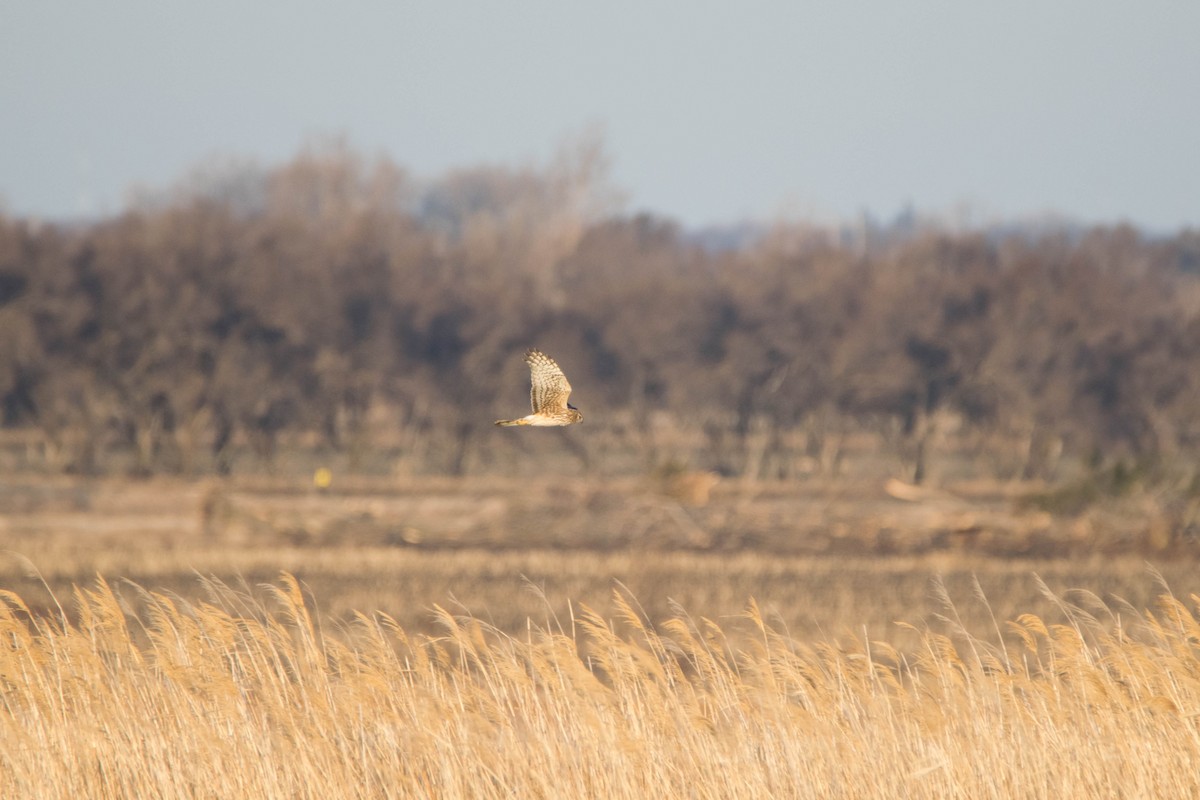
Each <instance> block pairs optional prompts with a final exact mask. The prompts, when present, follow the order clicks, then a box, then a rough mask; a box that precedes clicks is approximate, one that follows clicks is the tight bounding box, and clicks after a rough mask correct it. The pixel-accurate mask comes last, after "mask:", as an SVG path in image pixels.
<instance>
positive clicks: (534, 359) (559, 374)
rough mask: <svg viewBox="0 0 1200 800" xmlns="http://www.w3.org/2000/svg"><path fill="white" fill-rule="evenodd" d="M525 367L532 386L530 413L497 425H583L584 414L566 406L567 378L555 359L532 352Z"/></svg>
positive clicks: (505, 420)
mask: <svg viewBox="0 0 1200 800" xmlns="http://www.w3.org/2000/svg"><path fill="white" fill-rule="evenodd" d="M525 363H526V364H528V365H529V378H530V381H531V382H532V384H533V387H532V388H531V389H530V391H529V399H530V400H531V401H532V403H533V413H532V414H530V415H529V416H527V417H521V418H520V419H498V420H496V424H497V425H539V426H550V425H570V424H571V423H573V422H583V414H580V413H579V409H577V408H575V406H573V405H571V404H570V403H568V402H567V398H568V397H569V396H570V395H571V384H569V383H567V376H566V375H563V371H562V370H561V369H559V366H558V364H556V363H554V359H553V358H551V357H550V356H548V355H546V354H545V353H543V352H542V351H541V350H538V349H537V348H534V349H532V350H530V351H529V352H527V353H526V354H525Z"/></svg>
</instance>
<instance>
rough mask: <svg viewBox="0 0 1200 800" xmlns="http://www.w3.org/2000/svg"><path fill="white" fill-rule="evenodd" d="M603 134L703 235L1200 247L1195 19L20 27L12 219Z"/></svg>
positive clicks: (236, 17)
mask: <svg viewBox="0 0 1200 800" xmlns="http://www.w3.org/2000/svg"><path fill="white" fill-rule="evenodd" d="M596 124H599V125H601V126H602V127H603V129H604V131H605V142H606V146H607V152H608V154H609V156H610V157H611V160H612V176H611V177H612V180H613V182H614V183H615V184H616V185H617V186H618V187H619V188H621V189H623V190H624V191H625V193H626V195H627V196H628V198H629V204H628V208H629V210H631V211H633V210H650V211H653V212H656V213H659V214H662V215H665V216H669V217H673V218H675V219H677V220H679V221H681V222H683V223H684V224H687V225H693V226H696V225H703V224H710V223H736V222H740V221H745V220H773V219H779V218H811V217H818V218H823V219H829V218H852V217H854V216H855V215H857V214H859V213H860V212H862V211H863V210H868V211H870V212H871V213H873V214H875V215H876V216H878V217H881V218H884V219H887V218H890V217H891V216H893V215H895V214H896V213H897V212H898V211H900V210H901V209H902V208H904V207H905V206H906V205H909V204H911V205H912V206H913V207H914V208H915V209H916V210H917V211H919V212H927V213H946V212H948V211H951V210H953V209H956V208H963V207H968V208H970V209H971V210H972V216H973V217H974V218H976V219H977V220H996V221H999V220H1015V219H1016V220H1019V219H1024V218H1027V217H1030V216H1033V215H1039V214H1042V213H1045V212H1057V213H1060V214H1063V215H1066V216H1067V217H1070V218H1073V219H1076V220H1078V221H1080V222H1085V223H1095V222H1116V221H1121V220H1125V221H1131V222H1134V223H1135V224H1139V225H1142V226H1145V227H1148V228H1151V229H1154V230H1158V231H1171V230H1174V229H1177V228H1179V227H1182V226H1192V227H1196V226H1200V3H1195V2H1173V3H1168V2H1160V1H1159V0H1154V1H1152V2H1137V3H1132V2H1111V1H1110V0H1091V2H1054V0H1042V1H1041V2H1025V1H1024V0H1022V1H1021V2H1012V1H1011V0H1010V1H1007V2H989V3H983V2H949V0H947V1H946V2H932V0H920V1H919V2H903V1H902V0H887V1H884V0H881V1H880V2H827V3H809V2H761V3H754V2H741V3H705V2H691V3H655V2H600V3H571V2H562V1H561V0H559V2H507V3H497V2H425V3H410V2H337V3H313V2H287V3H285V2H258V3H253V2H245V1H244V0H243V2H228V1H227V0H219V1H214V0H206V2H194V3H180V2H162V1H161V0H160V1H159V2H133V1H132V0H108V1H107V2H103V3H92V2H88V3H74V4H61V3H54V2H33V1H32V0H30V1H28V2H17V0H8V1H7V2H4V3H3V5H2V6H0V209H5V210H7V212H8V213H10V214H18V215H35V216H39V217H47V218H66V217H74V216H80V215H85V216H92V215H95V214H102V213H114V212H116V211H119V210H120V209H121V207H122V202H123V198H124V197H125V196H126V191H127V190H128V189H129V187H131V186H133V185H138V184H140V185H142V186H149V187H158V188H161V187H165V186H167V185H169V184H171V183H172V182H174V181H175V180H177V179H179V178H181V177H182V176H183V175H184V174H185V173H187V172H188V171H189V169H190V168H192V167H194V166H195V165H197V164H198V163H200V162H202V161H204V160H206V159H211V158H213V157H236V158H246V159H252V160H254V161H256V162H258V163H259V164H260V165H262V166H271V165H273V164H278V163H282V162H284V161H286V160H288V159H289V158H291V157H292V156H293V155H295V154H296V153H297V152H298V151H299V149H300V148H301V146H302V145H303V144H304V143H305V142H306V141H311V140H313V139H314V138H318V137H327V136H330V135H345V136H346V138H347V139H348V141H349V142H350V144H351V145H352V146H353V147H355V149H357V150H360V151H362V152H363V153H365V154H367V155H374V154H379V153H384V154H387V155H388V156H390V157H391V158H392V159H394V160H395V161H397V162H398V163H400V164H401V165H403V166H405V167H407V168H408V169H410V170H411V171H412V172H414V173H415V174H416V175H418V176H422V177H436V176H437V175H438V174H439V173H441V172H443V171H445V170H447V169H449V168H454V167H466V166H475V165H479V164H511V165H519V164H522V163H530V162H544V161H546V160H548V159H549V158H550V157H551V156H552V155H553V153H554V151H555V149H556V147H557V145H558V144H559V143H560V142H562V141H563V140H564V138H565V137H567V136H570V135H572V134H576V133H578V132H580V131H581V130H583V129H585V128H587V127H588V126H591V125H596Z"/></svg>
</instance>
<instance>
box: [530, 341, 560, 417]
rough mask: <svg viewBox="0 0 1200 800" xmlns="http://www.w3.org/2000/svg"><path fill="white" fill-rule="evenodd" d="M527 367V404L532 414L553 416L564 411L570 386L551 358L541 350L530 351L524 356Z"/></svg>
mask: <svg viewBox="0 0 1200 800" xmlns="http://www.w3.org/2000/svg"><path fill="white" fill-rule="evenodd" d="M525 363H526V364H528V365H529V379H530V384H531V385H530V388H529V402H530V403H531V404H532V405H533V413H534V414H554V413H558V412H561V411H565V410H566V408H567V397H568V396H570V394H571V384H569V383H567V376H566V375H564V374H563V371H562V369H561V368H560V367H559V366H558V364H557V363H556V362H555V360H554V359H553V358H551V357H550V356H548V355H546V354H545V353H543V352H542V351H541V350H530V351H529V352H528V353H526V354H525Z"/></svg>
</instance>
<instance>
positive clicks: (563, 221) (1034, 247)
mask: <svg viewBox="0 0 1200 800" xmlns="http://www.w3.org/2000/svg"><path fill="white" fill-rule="evenodd" d="M0 342H3V347H0V413H2V422H3V439H2V442H0V445H2V446H0V467H2V468H3V469H4V470H6V471H33V472H41V473H74V474H87V475H133V476H137V475H144V476H148V475H162V474H175V475H184V476H201V475H208V474H248V473H258V472H263V471H268V472H272V471H292V470H294V471H297V472H298V471H300V470H307V471H310V472H311V470H312V469H313V468H314V465H330V466H332V467H335V469H334V471H335V472H336V473H337V474H339V475H341V474H345V473H358V474H363V475H396V474H410V475H429V474H434V475H439V474H444V475H478V474H505V475H520V474H523V473H526V472H529V473H533V472H537V471H544V470H546V469H547V467H548V466H549V467H550V468H552V469H555V470H559V471H561V472H564V473H567V474H574V475H587V474H600V475H603V476H620V475H645V474H657V475H659V476H662V477H665V478H669V477H670V476H671V475H672V474H674V473H675V472H679V471H684V470H704V471H708V472H711V473H712V474H715V475H720V476H726V477H730V476H738V477H740V478H744V479H747V480H754V479H788V478H795V477H799V476H804V475H821V476H823V477H838V476H842V475H854V474H872V475H874V474H878V475H882V476H888V475H890V476H895V477H898V478H900V479H901V480H904V481H906V482H909V483H913V484H938V483H940V482H943V481H946V480H950V479H969V478H980V479H998V480H1035V481H1046V482H1049V483H1055V482H1057V483H1059V484H1062V485H1066V486H1068V487H1069V491H1067V492H1066V493H1060V494H1058V495H1053V494H1047V495H1044V496H1042V497H1041V498H1040V499H1035V502H1040V503H1042V504H1043V505H1044V506H1047V507H1053V506H1054V505H1055V504H1056V503H1063V504H1067V505H1070V504H1072V503H1077V502H1080V501H1081V500H1080V499H1081V498H1084V499H1086V498H1087V497H1088V492H1089V491H1093V490H1095V488H1096V486H1100V487H1101V488H1103V487H1104V486H1109V485H1110V484H1111V486H1110V488H1114V490H1121V489H1122V488H1123V487H1125V486H1127V485H1128V484H1129V482H1130V481H1131V480H1135V479H1138V478H1140V477H1143V476H1151V475H1153V476H1159V477H1162V479H1163V480H1166V481H1174V482H1175V484H1177V485H1178V486H1179V487H1183V489H1184V490H1185V491H1186V492H1192V491H1193V490H1194V489H1195V484H1196V480H1195V477H1194V471H1192V470H1191V469H1190V468H1189V467H1188V466H1187V465H1189V464H1191V463H1193V462H1194V461H1195V457H1196V456H1197V454H1198V450H1200V392H1198V389H1200V386H1198V384H1200V232H1198V231H1195V230H1187V231H1181V232H1179V233H1177V234H1174V235H1168V236H1149V235H1146V234H1144V233H1142V232H1139V231H1138V230H1136V229H1134V228H1132V227H1127V226H1116V227H1101V228H1090V229H1078V228H1072V227H1069V226H1064V225H1058V226H1041V227H1037V226H1026V227H1008V228H984V229H969V230H963V229H954V228H951V227H948V226H945V225H937V224H934V223H926V222H923V221H922V220H921V219H919V218H917V217H915V216H913V215H905V216H903V217H902V218H900V219H897V220H896V221H895V222H893V223H890V224H887V225H882V224H874V223H872V222H870V221H869V220H866V221H864V222H863V223H862V224H860V225H852V226H843V227H837V228H833V227H828V226H817V225H809V224H805V223H799V222H790V223H780V224H778V225H774V226H764V227H761V228H730V229H727V230H723V231H706V232H694V231H687V230H683V229H681V228H680V227H679V226H678V225H676V224H674V223H673V222H672V221H670V220H668V219H664V218H660V217H656V216H654V215H652V214H628V213H623V212H622V204H621V198H620V193H619V192H618V191H617V190H616V189H615V188H614V187H613V186H611V185H610V183H609V181H608V177H607V164H606V159H605V155H604V151H603V147H602V145H601V144H600V143H599V142H598V141H596V140H594V139H590V138H588V137H582V138H581V139H580V140H578V141H575V142H573V143H572V144H570V145H568V146H565V147H564V148H563V149H562V151H561V153H560V154H559V155H558V156H557V157H556V158H554V159H552V160H550V161H549V162H548V163H545V164H534V165H526V166H522V167H514V168H504V167H483V168H474V169H463V170H459V171H455V172H452V173H450V174H446V175H443V176H440V177H438V178H437V179H434V180H418V179H416V178H414V177H413V176H411V175H410V174H409V173H408V172H407V171H406V170H405V169H404V168H402V167H401V166H399V165H397V164H395V163H393V162H392V161H390V160H388V159H386V158H374V157H367V156H364V155H363V154H361V153H359V152H356V151H355V150H354V149H353V148H351V147H349V146H348V145H346V144H345V143H344V142H338V141H334V142H328V143H324V144H317V145H313V146H310V147H309V148H307V149H306V150H304V151H303V152H301V153H300V154H299V155H298V156H296V157H295V158H294V159H293V160H292V161H291V162H290V163H286V164H283V165H281V166H278V167H275V168H270V169H264V168H261V167H258V166H256V165H254V164H247V163H239V162H236V161H229V162H225V161H218V162H212V163H209V164H206V165H204V166H202V167H200V168H198V169H197V170H196V171H195V172H194V174H192V175H190V176H188V177H187V178H185V179H184V180H182V181H180V182H179V183H178V185H176V186H174V187H172V188H170V189H169V190H165V191H157V192H141V193H140V194H139V195H138V196H136V197H134V198H133V199H132V200H131V202H130V204H129V206H128V208H127V209H126V210H125V211H123V212H122V213H120V214H117V215H115V216H111V217H107V218H103V219H98V220H93V221H88V222H78V223H73V224H48V223H41V222H39V221H36V220H31V219H20V218H12V217H3V218H0ZM534 345H536V346H539V347H541V348H543V349H545V350H546V351H547V352H549V353H551V354H552V355H553V356H554V357H555V358H556V359H557V360H558V361H559V362H560V363H561V364H562V365H563V366H564V368H565V369H566V371H567V374H568V375H569V376H570V378H571V381H572V383H573V385H574V388H575V395H574V397H573V401H574V402H575V403H576V405H578V406H579V407H580V408H581V409H582V410H583V412H584V414H585V416H586V421H585V423H584V424H583V425H582V426H579V428H578V429H571V430H568V431H555V432H534V434H533V436H529V435H528V432H520V433H518V434H517V435H512V433H511V432H497V431H496V430H495V429H494V428H493V427H492V424H491V423H492V420H493V419H495V418H497V417H499V416H505V415H507V416H511V415H512V414H513V413H516V412H519V411H520V410H521V409H522V408H523V407H524V404H525V403H526V402H527V399H526V392H527V380H528V378H527V372H526V369H525V367H524V365H523V364H522V362H521V354H522V352H523V351H524V350H525V348H527V347H529V346H534ZM531 456H536V458H534V457H531ZM1093 478H1094V479H1095V482H1096V483H1095V485H1092V484H1089V483H1088V481H1091V480H1092V479H1093ZM1072 481H1074V483H1073V484H1072V483H1071V482H1072ZM1081 482H1082V483H1081ZM1072 486H1073V487H1074V488H1070V487H1072Z"/></svg>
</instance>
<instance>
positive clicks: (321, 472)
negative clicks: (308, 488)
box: [313, 467, 333, 489]
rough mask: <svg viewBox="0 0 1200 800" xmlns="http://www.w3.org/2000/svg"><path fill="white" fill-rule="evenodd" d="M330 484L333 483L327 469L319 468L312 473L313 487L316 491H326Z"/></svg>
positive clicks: (331, 475)
mask: <svg viewBox="0 0 1200 800" xmlns="http://www.w3.org/2000/svg"><path fill="white" fill-rule="evenodd" d="M331 483H333V473H332V472H330V470H329V468H328V467H320V468H319V469H318V470H317V471H316V472H314V473H313V486H316V487H317V488H318V489H328V488H329V484H331Z"/></svg>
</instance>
